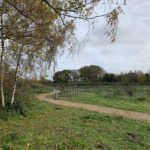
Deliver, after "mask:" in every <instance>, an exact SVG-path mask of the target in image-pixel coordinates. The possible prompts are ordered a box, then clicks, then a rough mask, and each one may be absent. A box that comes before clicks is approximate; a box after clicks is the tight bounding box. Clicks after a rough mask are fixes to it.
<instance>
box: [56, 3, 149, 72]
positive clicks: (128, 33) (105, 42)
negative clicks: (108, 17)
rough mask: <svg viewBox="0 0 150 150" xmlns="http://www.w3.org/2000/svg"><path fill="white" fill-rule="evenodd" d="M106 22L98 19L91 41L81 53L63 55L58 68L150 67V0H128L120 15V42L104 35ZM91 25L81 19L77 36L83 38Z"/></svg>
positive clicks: (124, 69)
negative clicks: (113, 41) (91, 66)
mask: <svg viewBox="0 0 150 150" xmlns="http://www.w3.org/2000/svg"><path fill="white" fill-rule="evenodd" d="M105 29H106V23H105V21H104V19H103V18H99V19H98V20H96V23H95V25H94V28H91V29H90V33H89V38H88V42H87V43H86V46H84V47H83V48H82V49H81V50H80V51H79V52H78V53H76V54H74V55H72V56H68V55H67V54H64V55H63V56H61V57H59V58H58V60H57V66H56V71H59V70H63V69H79V68H80V67H82V66H85V65H99V66H101V67H102V68H104V69H105V71H107V72H110V73H120V72H128V71H130V70H133V71H134V70H142V71H143V72H147V71H148V70H150V1H149V0H143V1H141V0H127V5H126V7H125V8H124V14H122V15H121V16H120V19H119V26H118V34H117V41H116V42H115V43H111V42H110V39H109V38H108V37H106V35H104V32H105ZM87 31H88V24H86V23H84V22H78V24H77V29H76V36H77V38H78V40H79V41H82V40H83V39H84V38H85V36H86V34H87Z"/></svg>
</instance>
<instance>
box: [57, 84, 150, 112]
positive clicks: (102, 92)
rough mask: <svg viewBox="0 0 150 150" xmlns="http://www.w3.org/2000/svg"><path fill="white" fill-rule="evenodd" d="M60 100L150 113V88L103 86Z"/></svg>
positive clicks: (66, 96)
mask: <svg viewBox="0 0 150 150" xmlns="http://www.w3.org/2000/svg"><path fill="white" fill-rule="evenodd" d="M130 88H131V89H130ZM128 90H132V92H133V96H129V95H128ZM59 99H64V100H67V101H71V102H80V103H88V104H95V105H101V106H107V107H114V108H119V109H125V110H132V111H138V112H146V113H150V87H149V86H136V87H129V89H128V88H127V87H121V86H120V87H117V86H103V87H101V88H97V89H92V90H85V91H84V92H80V93H79V94H77V95H76V96H69V95H65V96H63V97H59Z"/></svg>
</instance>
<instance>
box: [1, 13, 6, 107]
mask: <svg viewBox="0 0 150 150" xmlns="http://www.w3.org/2000/svg"><path fill="white" fill-rule="evenodd" d="M3 57H4V34H3V16H2V14H1V58H0V80H1V81H0V83H1V85H0V86H1V101H2V107H3V108H4V107H5V97H4V64H3Z"/></svg>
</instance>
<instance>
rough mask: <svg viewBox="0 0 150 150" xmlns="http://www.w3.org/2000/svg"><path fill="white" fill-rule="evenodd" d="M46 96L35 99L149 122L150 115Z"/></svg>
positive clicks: (42, 95)
mask: <svg viewBox="0 0 150 150" xmlns="http://www.w3.org/2000/svg"><path fill="white" fill-rule="evenodd" d="M48 95H50V94H40V95H37V96H36V97H37V99H38V100H40V101H45V102H48V103H51V104H54V105H60V106H65V107H71V108H77V109H83V110H88V111H92V112H97V113H102V114H106V115H111V116H120V117H124V118H129V119H133V120H139V121H146V122H150V114H147V113H141V112H135V111H128V110H121V109H116V108H110V107H103V106H97V105H90V104H82V103H74V102H67V101H63V100H53V99H50V98H48Z"/></svg>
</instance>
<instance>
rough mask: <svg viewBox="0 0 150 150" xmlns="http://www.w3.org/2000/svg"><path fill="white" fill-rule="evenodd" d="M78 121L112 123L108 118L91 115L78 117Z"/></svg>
mask: <svg viewBox="0 0 150 150" xmlns="http://www.w3.org/2000/svg"><path fill="white" fill-rule="evenodd" d="M80 119H81V120H82V121H83V122H88V121H90V122H91V121H108V122H112V118H111V117H110V116H98V115H96V114H93V115H83V116H80Z"/></svg>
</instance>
